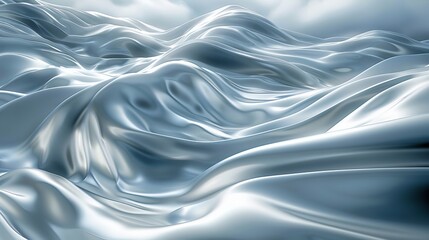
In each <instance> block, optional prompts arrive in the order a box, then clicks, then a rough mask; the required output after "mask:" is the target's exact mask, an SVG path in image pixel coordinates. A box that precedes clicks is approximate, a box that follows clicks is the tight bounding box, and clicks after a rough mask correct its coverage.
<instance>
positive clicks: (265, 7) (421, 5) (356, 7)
mask: <svg viewBox="0 0 429 240" xmlns="http://www.w3.org/2000/svg"><path fill="white" fill-rule="evenodd" d="M46 1H47V2H50V3H54V4H60V5H67V6H71V7H74V8H77V9H80V10H86V11H98V12H101V13H105V14H108V15H111V16H116V17H129V18H135V19H139V20H141V21H144V22H145V23H148V24H151V25H153V26H156V27H159V28H164V29H166V28H171V27H175V26H177V25H180V24H182V23H184V22H186V21H188V20H191V19H192V18H194V17H197V16H199V15H201V14H204V13H207V12H210V11H212V10H215V9H217V8H220V7H223V6H225V5H230V4H233V5H240V6H243V7H245V8H248V9H250V10H252V11H255V12H257V13H259V14H261V15H263V16H264V17H266V18H268V19H270V20H271V21H273V22H274V23H275V24H277V25H278V26H280V27H282V28H285V29H288V30H292V31H297V32H301V33H306V34H310V35H313V36H318V37H331V36H338V35H344V36H350V35H354V34H358V33H362V32H365V31H369V30H375V29H377V30H388V31H394V32H398V33H402V34H405V35H408V36H410V37H413V38H416V39H420V40H422V39H429V28H428V27H427V24H426V23H427V22H429V14H427V13H426V12H427V9H429V1H426V0H413V1H403V0H377V1H373V0H341V1H337V0H288V1H283V0H217V1H201V0H157V1H153V0H91V1H78V0H67V1H66V0H46Z"/></svg>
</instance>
